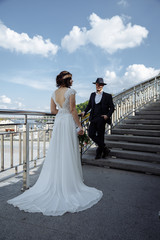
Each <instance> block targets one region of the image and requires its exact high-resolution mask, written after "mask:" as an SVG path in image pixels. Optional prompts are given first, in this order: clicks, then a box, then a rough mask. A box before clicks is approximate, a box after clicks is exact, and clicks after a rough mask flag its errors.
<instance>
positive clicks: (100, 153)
mask: <svg viewBox="0 0 160 240" xmlns="http://www.w3.org/2000/svg"><path fill="white" fill-rule="evenodd" d="M101 155H102V150H101V149H100V148H99V147H98V148H97V150H96V156H95V159H100V158H101Z"/></svg>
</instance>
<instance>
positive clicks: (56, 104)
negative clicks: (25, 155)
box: [7, 71, 103, 216]
mask: <svg viewBox="0 0 160 240" xmlns="http://www.w3.org/2000/svg"><path fill="white" fill-rule="evenodd" d="M56 83H57V87H58V89H57V90H56V91H55V92H53V94H52V97H51V113H53V114H56V117H55V122H54V126H53V132H52V137H51V140H50V145H49V149H48V152H47V156H46V159H45V161H44V164H43V167H42V171H41V173H40V175H39V178H38V180H37V182H36V183H35V185H34V186H33V187H31V188H30V189H29V190H26V191H25V192H24V193H22V194H21V195H19V196H17V197H15V198H13V199H11V200H8V201H7V202H8V203H9V204H13V205H14V206H15V207H18V208H19V209H20V210H24V211H26V212H41V213H43V214H44V215H49V216H58V215H63V214H64V213H66V212H71V213H74V212H79V211H82V210H85V209H87V208H90V207H92V206H93V205H94V204H96V203H97V202H98V201H99V200H100V199H101V197H102V195H103V193H102V192H101V191H99V190H97V189H96V188H93V187H88V186H86V185H85V184H84V183H83V176H82V167H81V162H80V153H79V142H78V137H77V130H76V127H78V134H80V135H83V129H82V126H81V123H80V121H79V118H78V115H77V111H76V104H75V94H76V91H75V90H74V89H71V88H70V87H71V86H72V83H73V80H72V74H71V73H69V72H67V71H63V72H61V73H60V74H59V75H58V76H57V77H56ZM57 108H58V109H57Z"/></svg>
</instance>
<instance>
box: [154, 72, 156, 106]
mask: <svg viewBox="0 0 160 240" xmlns="http://www.w3.org/2000/svg"><path fill="white" fill-rule="evenodd" d="M156 101H157V78H156V77H155V80H154V102H156Z"/></svg>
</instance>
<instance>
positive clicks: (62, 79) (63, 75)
mask: <svg viewBox="0 0 160 240" xmlns="http://www.w3.org/2000/svg"><path fill="white" fill-rule="evenodd" d="M71 79H72V74H71V73H70V72H67V71H62V72H60V74H58V75H57V77H56V83H57V87H60V86H61V87H62V86H63V87H67V88H69V87H70V86H71V82H70V80H71Z"/></svg>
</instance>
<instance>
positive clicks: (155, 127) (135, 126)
mask: <svg viewBox="0 0 160 240" xmlns="http://www.w3.org/2000/svg"><path fill="white" fill-rule="evenodd" d="M151 123H152V122H151ZM117 128H118V129H119V128H120V129H144V130H148V129H149V130H160V125H146V124H144V125H143V124H119V125H117V126H116V129H117Z"/></svg>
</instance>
